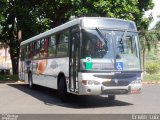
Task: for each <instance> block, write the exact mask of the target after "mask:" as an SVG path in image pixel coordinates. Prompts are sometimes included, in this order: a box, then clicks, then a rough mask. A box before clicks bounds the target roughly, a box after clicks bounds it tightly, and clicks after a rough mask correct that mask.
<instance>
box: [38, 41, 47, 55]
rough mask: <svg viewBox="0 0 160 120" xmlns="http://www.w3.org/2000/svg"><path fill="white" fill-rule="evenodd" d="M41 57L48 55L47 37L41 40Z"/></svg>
mask: <svg viewBox="0 0 160 120" xmlns="http://www.w3.org/2000/svg"><path fill="white" fill-rule="evenodd" d="M39 53H40V58H46V57H47V52H46V50H45V39H42V40H41V45H40V52H39Z"/></svg>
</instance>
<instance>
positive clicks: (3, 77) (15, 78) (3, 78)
mask: <svg viewBox="0 0 160 120" xmlns="http://www.w3.org/2000/svg"><path fill="white" fill-rule="evenodd" d="M0 81H18V75H0Z"/></svg>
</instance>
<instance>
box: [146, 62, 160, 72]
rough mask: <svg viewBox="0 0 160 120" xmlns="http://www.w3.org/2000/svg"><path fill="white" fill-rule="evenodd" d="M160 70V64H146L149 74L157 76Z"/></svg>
mask: <svg viewBox="0 0 160 120" xmlns="http://www.w3.org/2000/svg"><path fill="white" fill-rule="evenodd" d="M159 69H160V65H159V64H158V63H153V62H150V63H146V72H147V73H149V74H156V73H158V71H159Z"/></svg>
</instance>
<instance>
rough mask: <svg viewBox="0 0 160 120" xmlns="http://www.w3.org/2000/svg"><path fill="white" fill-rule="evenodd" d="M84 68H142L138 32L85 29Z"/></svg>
mask: <svg viewBox="0 0 160 120" xmlns="http://www.w3.org/2000/svg"><path fill="white" fill-rule="evenodd" d="M82 34H83V41H82V46H83V48H82V56H81V69H82V70H140V60H139V52H138V47H137V46H138V34H137V33H135V32H128V31H113V30H104V29H101V30H83V32H82Z"/></svg>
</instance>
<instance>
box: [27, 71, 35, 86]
mask: <svg viewBox="0 0 160 120" xmlns="http://www.w3.org/2000/svg"><path fill="white" fill-rule="evenodd" d="M28 83H29V88H30V89H33V87H34V84H33V79H32V73H28Z"/></svg>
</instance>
